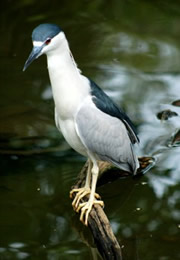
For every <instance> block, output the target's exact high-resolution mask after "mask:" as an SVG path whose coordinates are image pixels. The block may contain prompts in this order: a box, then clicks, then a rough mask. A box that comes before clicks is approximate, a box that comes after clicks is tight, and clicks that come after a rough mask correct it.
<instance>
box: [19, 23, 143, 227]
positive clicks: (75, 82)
mask: <svg viewBox="0 0 180 260" xmlns="http://www.w3.org/2000/svg"><path fill="white" fill-rule="evenodd" d="M32 43H33V49H32V51H31V53H30V55H29V57H28V59H27V60H26V62H25V64H24V67H23V71H25V70H26V69H27V67H28V66H29V65H30V64H31V63H32V62H33V61H34V60H35V59H37V58H39V57H40V56H41V55H43V54H46V56H47V65H48V66H47V67H48V72H49V78H50V83H51V87H52V94H53V99H54V105H55V124H56V126H57V128H58V130H59V131H60V132H61V133H62V135H63V136H64V138H65V140H66V141H67V143H68V144H69V145H70V147H72V148H73V149H74V150H75V151H76V152H78V153H79V154H81V155H83V156H85V157H87V158H88V170H87V175H86V181H85V185H84V187H81V188H78V189H73V190H72V191H71V192H70V197H72V196H73V194H74V199H73V201H72V206H73V208H74V210H75V211H77V212H80V220H81V222H82V223H83V224H85V225H86V226H88V219H89V213H90V212H91V209H92V208H93V206H94V205H95V204H99V205H100V206H102V207H104V202H103V201H102V200H101V199H100V196H99V194H98V193H96V184H97V179H98V174H99V166H98V161H99V160H101V161H107V162H110V163H111V164H113V165H115V166H116V167H118V168H120V169H122V170H124V171H127V172H129V173H131V174H132V175H135V174H136V172H137V169H138V168H139V162H138V157H137V155H136V153H135V150H134V145H135V144H136V143H139V138H138V135H137V133H136V130H135V127H134V125H133V123H132V121H131V120H130V118H129V117H128V116H127V114H126V113H125V112H124V111H123V110H122V109H121V108H120V107H119V106H117V105H116V104H115V103H114V102H113V100H112V99H111V98H110V97H109V96H108V95H107V94H106V93H105V92H104V91H103V90H102V89H101V88H100V87H99V86H98V85H97V84H96V83H95V82H94V81H92V80H91V79H89V78H87V77H85V76H84V75H83V74H82V72H81V70H80V69H79V68H78V66H77V64H76V62H75V60H74V58H73V55H72V53H71V50H70V47H69V43H68V41H67V39H66V36H65V33H64V32H63V30H62V29H61V28H60V27H59V26H58V25H56V24H53V23H43V24H40V25H38V26H37V27H36V28H35V29H34V30H33V32H32ZM87 195H88V196H89V199H88V200H87V201H86V202H82V201H81V199H82V198H84V197H85V196H87Z"/></svg>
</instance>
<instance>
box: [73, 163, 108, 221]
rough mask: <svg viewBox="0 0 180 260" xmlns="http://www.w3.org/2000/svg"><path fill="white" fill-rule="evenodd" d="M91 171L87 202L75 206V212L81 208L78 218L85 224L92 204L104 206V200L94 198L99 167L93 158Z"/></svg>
mask: <svg viewBox="0 0 180 260" xmlns="http://www.w3.org/2000/svg"><path fill="white" fill-rule="evenodd" d="M91 173H92V181H91V192H90V197H89V200H88V201H87V202H84V203H81V204H79V206H78V208H77V212H78V211H79V210H80V209H81V215H80V220H81V221H82V222H83V223H84V224H85V225H86V226H87V225H88V216H89V213H90V211H91V209H92V206H93V205H94V204H100V205H101V206H102V207H104V202H103V201H102V200H97V199H96V195H95V194H96V193H95V190H96V183H97V178H98V174H99V167H98V165H97V162H96V161H95V160H93V167H92V170H91Z"/></svg>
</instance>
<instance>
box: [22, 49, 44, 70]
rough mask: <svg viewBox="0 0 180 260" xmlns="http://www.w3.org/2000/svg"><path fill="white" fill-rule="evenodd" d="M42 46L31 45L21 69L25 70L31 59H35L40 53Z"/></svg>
mask: <svg viewBox="0 0 180 260" xmlns="http://www.w3.org/2000/svg"><path fill="white" fill-rule="evenodd" d="M42 48H43V46H40V47H37V46H36V47H33V49H32V52H31V54H30V55H29V57H28V59H27V61H26V62H25V64H24V68H23V71H25V70H26V69H27V67H29V65H30V64H31V63H32V62H33V60H35V59H37V58H38V57H39V56H40V55H41V50H42Z"/></svg>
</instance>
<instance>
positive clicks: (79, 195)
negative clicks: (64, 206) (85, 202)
mask: <svg viewBox="0 0 180 260" xmlns="http://www.w3.org/2000/svg"><path fill="white" fill-rule="evenodd" d="M73 193H76V195H75V198H74V199H73V202H72V206H73V209H74V210H75V211H76V212H78V211H79V210H78V208H79V203H80V200H81V199H82V198H83V197H85V196H86V195H89V194H90V193H91V190H90V188H89V187H83V188H79V189H73V190H72V191H71V192H70V198H72V197H73ZM94 196H95V198H97V199H100V195H99V194H98V193H95V194H94Z"/></svg>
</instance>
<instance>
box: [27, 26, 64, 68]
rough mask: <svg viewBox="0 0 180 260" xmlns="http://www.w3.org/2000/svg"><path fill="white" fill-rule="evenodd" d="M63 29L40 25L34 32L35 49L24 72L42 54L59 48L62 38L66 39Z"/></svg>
mask: <svg viewBox="0 0 180 260" xmlns="http://www.w3.org/2000/svg"><path fill="white" fill-rule="evenodd" d="M64 37H65V36H64V33H63V31H62V30H61V28H60V27H59V26H57V25H55V24H47V23H46V24H40V25H39V26H37V27H36V28H35V29H34V30H33V32H32V42H33V49H32V52H31V53H30V55H29V57H28V59H27V61H26V62H25V65H24V68H23V71H25V70H26V69H27V67H28V66H29V65H30V64H31V63H32V62H33V61H34V60H35V59H37V58H38V57H40V56H41V55H42V54H44V53H45V54H47V53H48V52H50V51H53V50H55V49H56V48H58V45H59V43H60V41H61V40H62V39H61V38H64Z"/></svg>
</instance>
